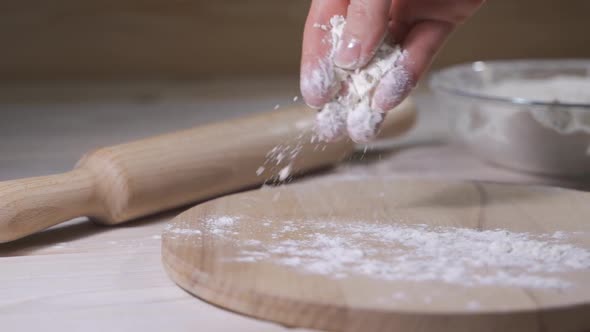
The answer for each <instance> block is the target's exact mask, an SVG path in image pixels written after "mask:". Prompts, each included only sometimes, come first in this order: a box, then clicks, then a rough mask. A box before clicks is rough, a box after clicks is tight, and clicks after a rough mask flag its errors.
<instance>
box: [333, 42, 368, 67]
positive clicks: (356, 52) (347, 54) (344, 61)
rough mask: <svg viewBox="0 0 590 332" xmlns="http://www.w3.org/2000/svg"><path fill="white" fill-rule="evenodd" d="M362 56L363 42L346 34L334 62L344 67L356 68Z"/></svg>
mask: <svg viewBox="0 0 590 332" xmlns="http://www.w3.org/2000/svg"><path fill="white" fill-rule="evenodd" d="M360 56H361V42H360V40H358V39H356V38H354V37H352V36H345V37H344V38H342V40H341V41H340V45H339V46H338V50H337V51H336V56H335V57H334V63H335V64H336V66H338V67H341V68H344V69H356V66H357V65H358V63H359V61H360Z"/></svg>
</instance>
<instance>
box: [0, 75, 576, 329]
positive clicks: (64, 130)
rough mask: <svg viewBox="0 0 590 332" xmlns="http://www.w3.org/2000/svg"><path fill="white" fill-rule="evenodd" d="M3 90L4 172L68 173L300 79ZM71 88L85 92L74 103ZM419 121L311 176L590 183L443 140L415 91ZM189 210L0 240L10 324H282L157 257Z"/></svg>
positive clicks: (0, 283) (261, 99)
mask: <svg viewBox="0 0 590 332" xmlns="http://www.w3.org/2000/svg"><path fill="white" fill-rule="evenodd" d="M0 90H2V93H0V99H1V100H3V101H2V102H1V103H0V114H2V121H1V122H0V136H1V139H0V180H8V179H13V178H19V177H27V176H35V175H45V174H51V173H56V172H62V171H65V170H68V169H69V168H71V167H72V166H73V164H74V163H75V162H76V160H77V159H78V158H79V157H80V156H81V154H82V153H84V152H85V151H88V150H91V149H92V148H95V147H99V146H104V145H111V144H115V143H118V142H124V141H128V140H131V139H136V138H141V137H146V136H150V135H153V134H159V133H164V132H168V131H173V130H178V129H183V128H187V127H191V126H194V125H199V124H203V123H206V122H210V121H215V120H220V119H224V118H228V117H232V116H237V115H243V114H246V113H252V112H256V111H262V110H268V111H270V110H272V109H273V108H274V106H275V105H277V104H282V105H287V104H290V103H292V99H293V97H294V96H295V95H297V83H296V81H295V80H294V79H280V80H252V81H232V82H229V83H228V82H221V81H210V82H203V83H194V84H189V83H171V82H160V83H150V84H145V83H143V84H121V86H117V87H113V86H111V85H97V84H88V85H82V86H80V85H78V86H76V87H74V86H71V85H63V86H59V85H58V86H56V85H53V86H52V87H47V86H45V85H39V86H36V87H35V86H31V85H24V86H20V87H19V86H10V87H6V88H5V89H0ZM71 95H75V96H77V97H76V98H75V100H72V98H71ZM416 98H417V102H418V105H419V106H420V108H421V118H420V121H419V125H418V127H417V128H416V129H415V130H414V131H413V132H412V133H411V134H409V135H408V136H406V137H404V138H402V139H398V140H393V141H391V142H384V143H381V144H379V145H377V146H376V147H375V149H374V150H372V152H369V153H367V154H362V153H359V154H358V155H357V156H356V157H355V159H354V160H352V161H350V162H349V163H347V164H345V165H343V166H341V167H339V168H338V169H335V170H333V171H331V172H326V173H323V174H316V175H314V176H340V177H343V176H344V177H350V176H352V177H363V176H367V175H368V174H369V175H375V174H383V175H388V176H399V177H411V176H420V177H439V178H440V177H442V178H454V179H456V178H469V179H483V180H490V181H504V182H519V183H551V184H558V185H564V186H577V187H580V186H584V184H582V183H568V182H563V181H557V180H550V179H544V178H541V177H535V176H530V175H523V174H518V173H514V172H511V171H507V170H503V169H497V168H494V167H491V166H489V165H486V164H484V163H482V162H480V161H479V160H477V159H475V158H473V157H471V156H470V155H469V154H467V153H466V152H465V151H464V150H462V149H461V148H460V147H457V146H455V145H453V144H449V143H447V140H448V139H447V138H448V134H447V131H446V129H445V124H446V123H445V121H444V117H443V114H441V113H440V112H437V110H436V109H434V107H431V106H432V105H434V104H433V102H432V98H431V96H430V95H429V94H428V93H427V92H420V93H418V94H417V95H416ZM182 210H183V209H178V210H176V211H171V212H167V213H164V214H161V215H158V216H153V217H149V218H145V219H142V220H137V221H135V222H132V223H129V224H127V225H123V226H121V227H104V226H99V225H95V224H93V223H91V222H88V221H87V220H85V219H84V218H80V219H77V220H73V221H71V222H68V223H66V224H64V225H61V226H58V227H54V228H52V229H49V230H47V231H45V232H42V233H40V234H37V235H34V236H31V237H29V238H26V239H23V240H20V241H17V242H14V243H10V244H1V245H0V326H1V327H2V330H5V331H38V330H43V331H47V332H49V331H60V332H61V331H78V330H80V331H82V330H83V331H135V330H141V331H144V332H147V331H196V330H207V331H283V330H286V329H285V328H283V327H281V326H278V325H275V324H272V323H267V322H262V321H258V320H255V319H251V318H248V317H244V316H241V315H238V314H234V313H231V312H227V311H224V310H222V309H220V308H217V307H214V306H212V305H209V304H207V303H205V302H203V301H200V300H198V299H196V298H194V297H192V296H191V295H189V294H187V293H185V292H184V291H182V290H181V289H180V288H179V287H177V286H175V284H174V283H172V282H171V281H170V280H169V279H168V277H167V276H166V274H165V273H164V270H163V269H162V265H161V263H160V242H161V238H160V233H161V231H162V229H163V228H164V227H165V225H166V223H167V222H168V221H169V220H170V219H171V218H172V217H174V216H175V215H177V214H178V213H179V212H181V211H182Z"/></svg>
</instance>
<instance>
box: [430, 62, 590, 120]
mask: <svg viewBox="0 0 590 332" xmlns="http://www.w3.org/2000/svg"><path fill="white" fill-rule="evenodd" d="M481 64H484V65H490V66H494V65H495V66H502V65H504V66H506V65H516V64H530V65H542V64H551V65H559V64H567V65H569V66H575V65H578V66H580V65H584V66H586V67H587V68H588V72H589V74H590V58H589V59H585V58H572V59H515V60H480V61H472V62H465V63H460V64H456V65H452V66H448V67H445V68H442V69H439V70H436V71H434V72H433V73H432V74H431V75H430V78H429V80H428V83H429V84H428V85H429V86H430V88H431V89H432V90H433V91H434V92H438V91H441V92H445V93H447V94H451V95H455V96H459V97H463V98H471V99H478V100H480V101H485V102H496V103H503V104H510V105H527V106H545V107H550V108H584V109H588V110H589V111H590V103H564V102H547V101H539V100H532V99H528V98H520V97H500V96H494V95H489V94H485V93H479V92H475V91H468V90H465V89H461V88H452V87H449V86H448V85H446V84H445V83H444V81H443V76H444V74H447V73H449V72H453V71H462V70H465V69H468V70H473V69H472V68H473V67H474V66H477V65H481ZM589 78H590V76H589Z"/></svg>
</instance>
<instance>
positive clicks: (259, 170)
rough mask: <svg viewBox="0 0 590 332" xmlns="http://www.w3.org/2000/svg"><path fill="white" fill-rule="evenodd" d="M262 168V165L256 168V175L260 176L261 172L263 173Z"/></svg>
mask: <svg viewBox="0 0 590 332" xmlns="http://www.w3.org/2000/svg"><path fill="white" fill-rule="evenodd" d="M264 170H265V168H264V166H260V167H258V169H257V170H256V175H257V176H261V175H262V173H264Z"/></svg>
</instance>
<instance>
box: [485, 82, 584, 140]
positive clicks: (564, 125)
mask: <svg viewBox="0 0 590 332" xmlns="http://www.w3.org/2000/svg"><path fill="white" fill-rule="evenodd" d="M485 93H487V94H490V95H493V96H499V97H505V98H523V99H528V100H534V101H541V102H547V103H552V102H556V103H557V102H561V103H569V104H588V105H590V78H585V77H576V76H557V77H554V78H551V79H544V80H531V79H518V80H506V81H502V82H499V83H498V84H493V85H490V86H489V87H486V89H485ZM530 113H531V115H532V116H533V118H534V119H535V120H536V121H538V122H539V123H540V124H541V125H543V126H545V127H546V128H549V129H553V130H555V131H557V132H558V133H561V134H571V133H575V132H586V133H590V109H564V108H556V109H554V110H534V109H531V111H530Z"/></svg>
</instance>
